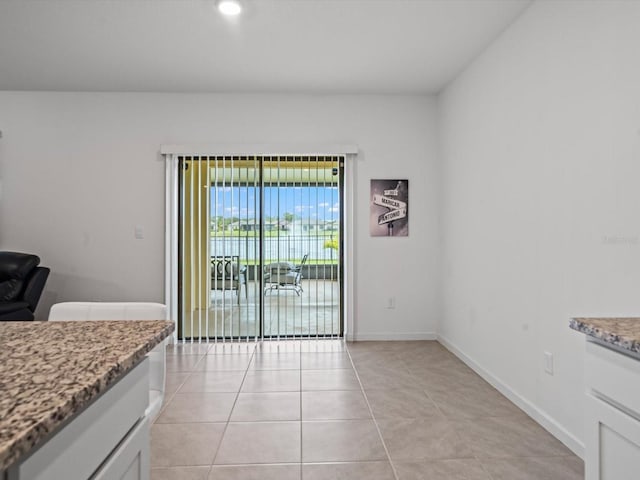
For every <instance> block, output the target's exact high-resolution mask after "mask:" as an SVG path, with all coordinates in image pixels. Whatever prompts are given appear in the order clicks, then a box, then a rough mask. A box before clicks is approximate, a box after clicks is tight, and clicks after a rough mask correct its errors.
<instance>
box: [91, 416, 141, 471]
mask: <svg viewBox="0 0 640 480" xmlns="http://www.w3.org/2000/svg"><path fill="white" fill-rule="evenodd" d="M150 469H151V466H150V461H149V423H148V420H147V418H146V417H145V418H143V419H141V420H140V422H139V423H138V425H137V426H136V427H135V428H134V429H133V430H132V431H131V432H129V434H128V435H127V437H126V438H125V440H124V441H123V442H122V443H121V444H120V446H119V447H118V448H117V449H116V450H115V451H114V452H113V453H112V454H111V456H110V457H109V459H108V460H107V461H106V462H105V464H104V465H103V466H102V468H100V470H99V471H98V472H96V474H95V475H94V476H93V477H91V480H149V475H150Z"/></svg>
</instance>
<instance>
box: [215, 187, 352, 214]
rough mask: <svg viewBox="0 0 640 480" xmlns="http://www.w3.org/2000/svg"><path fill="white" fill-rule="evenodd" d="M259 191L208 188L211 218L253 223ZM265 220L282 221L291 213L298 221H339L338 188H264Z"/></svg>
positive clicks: (254, 189)
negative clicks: (233, 219)
mask: <svg viewBox="0 0 640 480" xmlns="http://www.w3.org/2000/svg"><path fill="white" fill-rule="evenodd" d="M259 200H260V199H259V188H257V187H224V188H216V187H212V188H211V216H212V217H226V218H230V217H239V218H243V219H245V218H248V219H253V218H256V217H258V215H259V207H260V205H259ZM264 202H265V208H264V215H265V217H272V218H280V219H283V218H284V214H285V213H291V214H294V215H295V216H296V218H300V219H313V220H327V221H331V220H338V219H339V217H340V211H339V205H340V203H339V191H338V188H337V187H283V186H280V187H264Z"/></svg>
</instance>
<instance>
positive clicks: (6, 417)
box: [0, 320, 174, 472]
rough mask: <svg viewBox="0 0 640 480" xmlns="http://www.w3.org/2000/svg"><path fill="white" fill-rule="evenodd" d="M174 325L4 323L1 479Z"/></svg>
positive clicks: (0, 345)
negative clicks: (10, 467)
mask: <svg viewBox="0 0 640 480" xmlns="http://www.w3.org/2000/svg"><path fill="white" fill-rule="evenodd" d="M173 329H174V325H173V322H167V321H161V320H157V321H156V320H141V321H130V320H127V321H97V322H96V321H87V322H0V472H2V470H4V469H6V468H7V467H8V466H10V465H11V464H12V463H14V462H15V461H16V460H18V459H19V458H20V457H22V456H23V455H25V454H26V453H28V452H29V451H30V450H31V449H32V448H33V447H34V446H36V445H39V444H40V443H41V442H42V441H43V440H45V439H46V438H47V437H48V435H49V434H50V433H51V432H53V431H54V430H56V428H57V427H59V426H60V425H61V424H62V423H64V422H65V421H66V420H68V419H69V418H70V417H71V416H73V415H74V414H76V413H78V412H80V411H81V410H83V408H84V407H85V406H86V405H88V404H89V403H90V402H91V401H92V400H93V399H94V398H96V397H97V396H98V395H100V394H101V393H102V392H104V391H105V390H106V389H107V388H108V387H109V386H111V385H112V384H113V383H114V382H116V381H117V380H119V379H120V378H121V377H122V376H123V375H124V374H125V373H126V372H128V371H129V370H131V369H132V368H133V367H134V366H135V365H136V364H137V363H138V362H139V361H140V360H142V358H143V357H144V356H145V355H146V354H147V353H148V352H149V351H151V350H152V349H153V347H155V346H156V345H158V343H160V342H161V341H162V340H163V339H165V338H166V337H167V336H169V335H170V334H171V332H172V331H173Z"/></svg>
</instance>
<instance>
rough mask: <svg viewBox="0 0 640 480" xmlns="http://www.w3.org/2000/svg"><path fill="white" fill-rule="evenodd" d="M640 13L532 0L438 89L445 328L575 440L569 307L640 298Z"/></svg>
mask: <svg viewBox="0 0 640 480" xmlns="http://www.w3.org/2000/svg"><path fill="white" fill-rule="evenodd" d="M639 25H640V3H638V2H583V1H579V2H573V1H563V2H536V3H534V4H533V5H532V6H531V7H530V8H529V9H528V10H527V11H526V12H525V13H524V14H523V16H521V17H520V18H519V19H518V20H517V21H516V22H515V24H513V25H512V26H511V27H510V28H509V29H508V30H507V31H506V32H505V33H504V34H503V35H502V36H501V37H500V38H499V39H498V40H497V41H496V42H495V43H494V44H493V45H492V46H491V47H490V48H489V49H488V50H487V51H486V52H485V53H484V54H483V55H481V56H480V57H479V58H478V59H477V60H476V61H475V63H474V64H473V65H472V66H471V67H470V68H468V69H467V70H466V71H465V72H464V73H463V74H462V75H461V76H460V77H459V78H458V79H457V80H456V81H455V82H454V83H453V84H451V85H450V86H449V87H448V88H447V89H446V91H445V92H444V93H443V94H442V95H441V96H440V98H439V102H440V103H439V115H440V116H439V123H440V127H439V128H440V141H441V151H442V161H443V185H442V191H443V197H442V206H443V211H442V219H443V220H442V234H443V237H442V241H443V245H444V252H443V295H444V300H443V302H444V305H443V319H442V321H441V323H440V326H439V331H440V334H441V336H442V338H443V340H444V341H446V342H448V343H449V344H450V345H451V346H452V347H454V348H456V349H458V351H459V353H461V354H462V355H463V356H465V357H466V358H467V360H468V361H470V362H471V363H474V364H475V366H476V367H477V368H479V369H481V370H483V371H484V373H485V374H487V375H488V376H489V377H490V378H492V380H493V381H494V382H496V383H497V385H499V386H501V387H502V388H503V389H504V390H505V391H506V392H507V393H510V394H512V398H515V399H516V400H518V401H519V402H520V404H521V405H523V406H525V407H527V408H528V409H529V411H530V412H531V413H533V414H534V416H536V417H537V418H538V419H539V420H541V421H542V422H543V423H545V424H546V425H547V426H548V427H549V428H551V429H552V430H553V431H554V432H555V433H556V434H557V435H559V436H560V437H561V438H562V439H563V440H564V441H565V442H566V443H567V444H568V445H569V446H571V447H572V448H574V450H576V451H577V452H580V450H581V448H582V438H583V421H582V415H583V366H582V360H583V342H584V336H583V335H580V334H578V333H576V332H573V331H570V330H569V327H568V322H569V318H570V317H572V316H581V315H587V316H597V315H606V316H612V315H614V316H615V315H635V316H638V314H639V313H640V224H639V221H640V189H639V188H638V182H639V180H640V107H639V106H640V61H639V58H640V57H639V56H638V46H640V28H638V26H639ZM544 351H548V352H551V353H553V355H554V357H555V375H554V376H550V375H548V374H546V373H544V364H543V352H544Z"/></svg>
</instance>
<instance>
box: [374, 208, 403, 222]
mask: <svg viewBox="0 0 640 480" xmlns="http://www.w3.org/2000/svg"><path fill="white" fill-rule="evenodd" d="M406 216H407V209H406V208H400V209H398V210H391V211H389V212H387V213H383V214H382V215H380V216H378V225H383V224H385V223H389V222H393V221H394V220H398V219H400V218H404V217H406Z"/></svg>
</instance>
